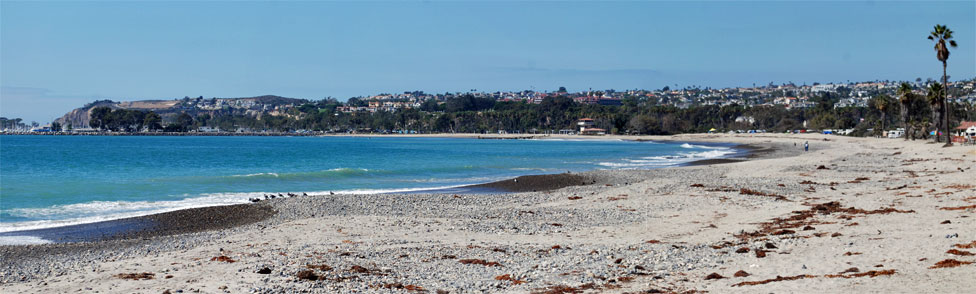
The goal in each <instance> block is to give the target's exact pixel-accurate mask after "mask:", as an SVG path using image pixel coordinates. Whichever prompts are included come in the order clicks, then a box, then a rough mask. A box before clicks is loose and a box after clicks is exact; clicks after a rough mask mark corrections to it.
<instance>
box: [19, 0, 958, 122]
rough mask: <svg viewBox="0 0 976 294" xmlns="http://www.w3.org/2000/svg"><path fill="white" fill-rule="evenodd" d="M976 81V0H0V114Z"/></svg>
mask: <svg viewBox="0 0 976 294" xmlns="http://www.w3.org/2000/svg"><path fill="white" fill-rule="evenodd" d="M935 24H945V25H948V26H949V28H950V29H952V30H953V31H955V35H954V38H955V39H956V41H957V42H958V43H959V47H958V48H955V49H952V51H951V52H952V54H951V56H950V58H949V67H948V74H949V75H950V76H951V77H952V79H969V78H973V77H976V60H974V57H976V51H974V48H976V40H974V39H976V2H974V1H951V2H950V1H921V2H911V1H897V2H895V1H868V2H854V1H830V2H827V1H806V2H805V1H772V2H769V1H767V2H758V1H704V2H693V1H682V2H661V1H648V2H635V1H627V2H614V1H572V2H560V1H491V2H480V1H450V2H444V1H393V2H389V1H388V2H366V1H357V2H344V1H336V2H317V1H305V2H289V1H274V2H263V1H249V2H229V1H209V2H184V1H160V2H144V1H140V2H131V1H111V2H88V1H30V2H19V1H8V0H3V1H0V90H2V91H0V116H5V117H8V118H13V117H20V118H24V119H25V120H26V121H32V120H33V121H38V122H41V123H44V122H49V121H51V120H53V119H54V118H56V117H60V116H61V115H63V114H64V113H66V112H68V111H70V110H71V109H74V108H76V107H80V106H82V105H84V104H85V103H88V102H91V101H94V100H99V99H112V100H116V101H131V100H144V99H174V98H182V97H184V96H190V97H197V96H204V97H206V98H210V97H250V96H258V95H265V94H272V95H279V96H285V97H292V98H305V99H315V100H318V99H322V98H325V97H335V98H338V99H339V100H345V99H347V98H349V97H353V96H367V95H374V94H379V93H395V92H403V91H414V90H420V91H425V92H428V93H443V92H459V91H460V92H465V91H469V90H471V89H476V90H478V91H487V92H493V91H508V90H516V91H517V90H537V91H554V90H556V89H558V88H559V87H560V86H565V87H566V88H567V89H569V90H570V91H585V90H587V89H590V88H592V89H594V90H598V89H600V90H602V89H617V90H624V89H659V88H662V87H664V86H669V87H671V88H675V87H678V88H681V87H685V86H701V87H713V88H723V87H735V86H752V85H753V84H758V85H762V84H768V83H770V82H773V83H777V84H779V83H786V82H794V83H797V84H804V83H806V84H812V83H813V82H821V83H825V82H847V81H868V80H872V81H873V80H914V79H915V78H919V77H920V78H922V79H926V78H940V76H941V73H942V66H941V63H940V62H939V61H938V60H937V59H936V55H935V51H934V50H933V46H934V44H933V42H932V41H929V40H927V39H926V37H927V36H928V33H929V32H930V31H931V30H932V27H933V26H934V25H935Z"/></svg>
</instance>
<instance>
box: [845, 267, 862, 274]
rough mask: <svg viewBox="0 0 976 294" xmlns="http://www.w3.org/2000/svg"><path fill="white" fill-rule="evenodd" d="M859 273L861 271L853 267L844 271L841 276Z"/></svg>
mask: <svg viewBox="0 0 976 294" xmlns="http://www.w3.org/2000/svg"><path fill="white" fill-rule="evenodd" d="M859 272H861V270H860V269H858V268H856V267H852V268H849V269H846V270H844V271H842V272H840V273H841V274H846V273H859Z"/></svg>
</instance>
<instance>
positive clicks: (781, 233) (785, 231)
mask: <svg viewBox="0 0 976 294" xmlns="http://www.w3.org/2000/svg"><path fill="white" fill-rule="evenodd" d="M787 234H796V231H794V230H779V231H775V232H773V233H772V235H775V236H779V235H787Z"/></svg>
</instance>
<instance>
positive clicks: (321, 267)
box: [268, 264, 332, 272]
mask: <svg viewBox="0 0 976 294" xmlns="http://www.w3.org/2000/svg"><path fill="white" fill-rule="evenodd" d="M305 268H308V269H317V270H320V271H331V270H332V267H331V266H328V265H324V264H320V265H314V264H306V265H305ZM268 271H269V272H270V271H271V270H270V269H269V270H268Z"/></svg>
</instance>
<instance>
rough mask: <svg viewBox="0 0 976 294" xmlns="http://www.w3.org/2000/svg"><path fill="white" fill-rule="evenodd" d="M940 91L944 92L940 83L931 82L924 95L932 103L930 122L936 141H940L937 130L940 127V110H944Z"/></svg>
mask: <svg viewBox="0 0 976 294" xmlns="http://www.w3.org/2000/svg"><path fill="white" fill-rule="evenodd" d="M942 92H945V91H943V90H942V84H939V83H932V84H930V85H929V93H928V94H927V95H926V96H925V97H926V98H928V100H929V105H932V122H933V124H934V125H935V130H936V133H935V141H936V142H940V141H941V139H940V138H939V133H938V130H939V129H940V128H941V125H942V120H941V118H942V112H943V111H944V109H943V108H942V105H943V104H944V102H945V100H944V99H943V97H942Z"/></svg>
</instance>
